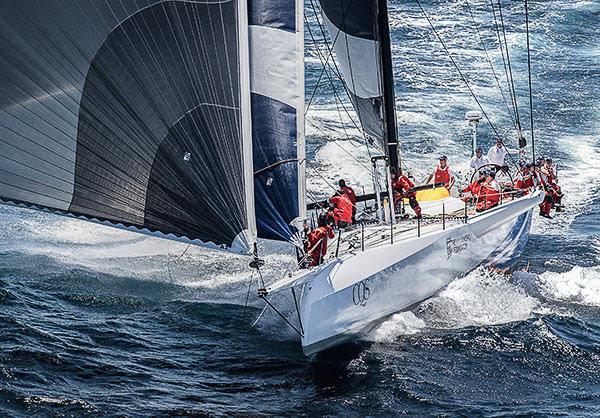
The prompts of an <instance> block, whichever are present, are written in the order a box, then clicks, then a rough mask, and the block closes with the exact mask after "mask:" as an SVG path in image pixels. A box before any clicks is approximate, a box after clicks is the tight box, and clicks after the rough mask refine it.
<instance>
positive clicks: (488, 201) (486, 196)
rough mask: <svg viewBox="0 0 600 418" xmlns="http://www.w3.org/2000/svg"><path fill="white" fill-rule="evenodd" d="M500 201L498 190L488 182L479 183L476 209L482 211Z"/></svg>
mask: <svg viewBox="0 0 600 418" xmlns="http://www.w3.org/2000/svg"><path fill="white" fill-rule="evenodd" d="M498 203H500V191H498V190H496V189H494V188H493V187H492V186H491V185H490V184H489V183H487V182H485V181H484V182H483V183H481V188H480V189H479V196H478V201H477V210H479V211H482V210H486V209H490V208H493V207H494V206H496V205H498Z"/></svg>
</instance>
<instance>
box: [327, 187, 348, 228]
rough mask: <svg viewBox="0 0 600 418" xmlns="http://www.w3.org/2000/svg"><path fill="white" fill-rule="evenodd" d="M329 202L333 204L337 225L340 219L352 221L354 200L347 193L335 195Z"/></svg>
mask: <svg viewBox="0 0 600 418" xmlns="http://www.w3.org/2000/svg"><path fill="white" fill-rule="evenodd" d="M329 202H330V203H332V204H333V220H334V221H335V223H336V225H337V223H338V222H339V221H345V222H348V223H352V207H353V206H352V202H351V201H350V198H349V197H348V196H346V195H345V194H343V195H341V196H333V197H331V198H329Z"/></svg>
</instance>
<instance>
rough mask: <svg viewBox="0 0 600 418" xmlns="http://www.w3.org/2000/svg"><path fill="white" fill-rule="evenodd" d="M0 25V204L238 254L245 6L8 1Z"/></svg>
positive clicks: (245, 199) (221, 0)
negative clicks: (44, 210) (14, 204)
mask: <svg viewBox="0 0 600 418" xmlns="http://www.w3.org/2000/svg"><path fill="white" fill-rule="evenodd" d="M66 12H68V13H66ZM65 13H66V14H65ZM66 15H68V16H69V19H67V20H66V21H65V19H64V17H65V16H66ZM0 21H1V23H2V24H0V53H1V54H2V56H3V57H6V59H3V60H1V61H0V74H1V76H0V173H1V174H0V177H1V178H0V198H2V199H3V200H5V201H12V202H17V203H20V204H26V205H29V206H32V207H44V208H47V209H49V210H54V211H57V212H58V213H64V214H70V215H73V216H76V217H83V218H85V219H98V220H101V221H102V222H103V223H105V222H106V223H110V224H112V225H123V226H124V227H126V228H132V229H135V230H148V231H155V232H156V233H160V234H163V235H165V236H167V235H172V236H177V237H187V239H190V240H192V241H194V242H195V243H196V242H206V243H208V242H211V243H213V244H214V246H217V247H232V246H235V247H236V248H237V249H238V250H239V249H240V246H239V244H240V243H242V242H245V244H246V246H247V247H248V248H246V251H248V250H250V248H249V247H250V245H251V243H252V242H253V241H254V239H255V238H253V237H255V235H256V226H255V225H256V224H255V208H254V184H253V183H254V177H253V168H254V167H253V161H252V127H251V124H252V120H251V109H250V106H251V100H250V69H249V60H250V58H249V50H248V48H249V46H248V26H247V21H248V16H247V3H246V1H245V0H204V1H184V0H168V1H165V0H162V1H157V0H139V1H136V2H134V3H131V2H126V3H124V4H123V3H121V5H120V7H116V6H114V4H112V5H111V3H110V2H96V1H93V0H88V1H76V0H59V1H57V2H53V3H52V4H51V3H50V2H42V3H40V2H37V1H34V0H21V1H17V0H7V1H5V2H2V4H0ZM59 22H61V24H58V23H59ZM234 244H235V245H234ZM211 245H212V244H211Z"/></svg>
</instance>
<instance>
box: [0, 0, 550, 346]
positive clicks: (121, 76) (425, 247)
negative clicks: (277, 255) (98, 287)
mask: <svg viewBox="0 0 600 418" xmlns="http://www.w3.org/2000/svg"><path fill="white" fill-rule="evenodd" d="M320 6H321V9H322V21H323V23H324V27H325V28H326V30H327V32H328V34H329V41H328V43H327V51H328V52H329V53H330V54H331V55H332V56H334V57H335V63H336V64H335V66H336V68H337V69H338V71H339V76H340V78H341V79H342V80H343V85H344V87H345V90H346V92H347V94H348V96H349V98H350V101H351V103H352V105H353V106H354V109H355V111H356V114H357V116H358V119H359V121H360V124H361V128H362V130H363V131H364V134H365V137H366V138H368V141H369V142H372V143H375V144H378V145H379V146H380V149H381V150H383V153H382V155H381V156H375V157H374V158H373V166H374V170H373V174H374V189H375V193H374V195H373V196H372V198H373V200H374V203H373V205H372V206H371V208H372V209H371V210H370V211H369V210H367V211H366V212H367V215H368V216H367V217H365V218H364V220H363V221H362V222H360V223H359V224H357V225H355V226H354V227H352V228H350V229H348V230H345V231H341V230H340V231H337V237H336V239H335V241H334V242H333V243H332V245H330V252H329V254H328V255H327V257H326V258H325V260H324V262H323V263H322V264H321V265H319V266H317V267H312V268H302V267H304V266H303V265H302V263H301V262H300V263H299V266H298V269H297V270H295V271H293V272H290V273H289V274H287V275H286V276H285V277H284V278H282V279H280V280H276V281H274V282H273V283H271V284H268V285H267V284H264V283H263V285H262V286H261V288H260V289H259V292H258V296H259V297H260V298H261V299H262V300H264V301H265V302H266V303H267V305H269V306H272V307H273V308H274V309H276V307H275V306H274V304H273V301H272V299H271V297H272V295H274V294H277V293H282V292H290V294H291V295H292V296H293V298H294V301H295V302H296V309H297V314H298V315H297V316H298V317H297V322H296V323H292V322H291V321H289V320H287V319H286V320H287V321H288V322H289V324H290V325H291V326H292V327H294V329H296V330H297V331H298V333H299V334H300V336H301V339H302V348H303V350H304V352H305V353H306V354H307V355H310V354H314V353H317V352H319V351H322V350H325V349H328V348H331V347H333V346H336V345H338V344H341V343H343V342H345V341H348V340H351V339H353V338H356V337H357V336H359V335H360V334H361V333H363V332H366V331H368V330H369V329H370V328H371V327H373V326H374V325H376V324H377V323H378V322H379V321H381V320H383V319H385V318H386V317H387V316H388V315H391V314H393V313H395V312H399V311H403V310H407V309H411V307H413V306H414V305H415V304H418V303H419V302H421V301H423V300H425V299H427V298H428V297H431V296H432V295H434V294H435V293H436V292H438V291H439V290H440V289H442V288H443V287H444V286H446V285H447V284H448V283H450V282H451V281H452V280H454V279H456V278H458V277H460V276H462V275H464V274H466V273H468V272H469V271H471V270H473V269H474V268H476V267H477V266H479V265H500V264H503V263H510V262H512V261H514V260H515V259H516V257H518V256H519V255H520V254H521V252H522V251H523V248H524V246H525V243H526V242H527V238H528V234H529V229H530V225H531V219H532V211H533V209H534V208H535V207H536V206H537V205H538V204H539V203H540V202H541V200H542V199H543V194H542V193H541V192H540V191H538V190H532V191H531V192H530V193H528V194H525V195H513V196H507V197H506V199H504V201H503V202H502V203H501V204H500V205H499V206H497V207H496V208H493V209H490V210H488V211H485V212H482V213H477V212H474V211H473V210H472V209H473V208H471V207H468V206H466V205H465V206H464V208H463V204H462V202H460V204H459V205H458V206H457V202H456V199H454V198H451V197H448V196H444V197H443V198H441V199H437V200H436V201H435V202H434V205H433V206H435V207H437V208H438V209H436V210H434V209H431V211H430V212H429V213H430V215H432V216H430V217H429V218H427V219H424V220H423V221H414V220H405V219H404V218H405V216H404V213H403V207H400V208H395V207H394V204H393V201H394V199H393V198H392V196H393V191H392V190H391V181H390V170H391V169H394V170H399V169H401V161H400V159H399V151H398V135H397V126H396V123H397V122H396V116H395V110H394V100H395V98H394V82H393V72H392V56H391V45H390V36H389V23H388V10H387V2H386V0H362V1H352V0H321V1H320ZM303 8H304V4H303V1H302V0H277V1H274V0H248V1H246V0H198V1H187V0H186V1H184V0H168V1H167V0H138V1H135V2H118V4H117V2H111V1H105V2H98V1H96V0H93V1H92V0H57V1H55V2H38V1H36V0H5V1H3V2H2V4H1V5H0V12H1V13H0V19H2V25H0V50H1V51H2V60H0V109H1V112H0V173H1V175H0V200H1V201H2V202H4V203H6V204H12V205H18V206H23V207H27V208H31V209H37V210H45V211H50V212H52V213H56V214H59V215H64V216H71V217H77V218H80V219H84V220H88V221H91V222H99V223H102V224H106V225H109V226H113V227H118V228H124V229H127V230H131V231H135V232H139V233H144V234H150V235H155V236H159V237H163V238H165V239H174V240H180V241H185V242H189V243H192V244H196V245H200V246H205V247H209V248H214V249H218V250H223V251H231V252H236V253H241V254H246V255H248V256H249V261H250V260H251V263H250V268H255V269H258V270H259V271H260V268H261V266H262V265H263V263H264V262H263V261H262V260H261V259H260V257H259V256H260V254H258V252H257V248H258V247H257V240H258V239H265V240H276V241H282V242H289V243H291V244H292V245H294V246H296V248H297V249H298V252H299V260H301V259H302V258H303V255H302V251H303V246H302V225H303V223H305V222H306V220H307V219H309V214H308V213H307V202H306V193H305V174H306V157H305V144H304V123H305V115H304V113H305V112H304V108H305V103H304V102H305V100H304V11H303ZM381 172H383V173H384V174H383V175H380V174H379V173H381ZM386 196H387V197H386ZM365 199H366V198H365ZM453 199H454V200H453ZM433 206H432V207H433ZM440 209H441V210H440ZM277 312H279V311H277Z"/></svg>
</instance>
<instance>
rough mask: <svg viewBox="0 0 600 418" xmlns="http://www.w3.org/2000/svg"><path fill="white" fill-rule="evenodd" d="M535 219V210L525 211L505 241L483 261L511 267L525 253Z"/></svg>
mask: <svg viewBox="0 0 600 418" xmlns="http://www.w3.org/2000/svg"><path fill="white" fill-rule="evenodd" d="M532 219H533V210H530V211H528V212H525V213H523V214H521V215H519V217H518V218H517V219H516V221H515V224H514V226H513V227H512V229H511V230H510V232H509V234H508V235H507V236H506V238H505V239H504V241H502V242H501V243H500V245H498V247H497V248H496V249H495V250H494V251H493V252H492V253H491V254H490V255H489V256H488V258H487V259H486V260H485V261H484V262H483V263H482V264H483V265H486V266H495V267H499V268H504V267H509V266H511V265H512V264H514V263H515V262H516V261H517V259H518V258H519V257H520V256H521V254H523V251H524V250H525V247H526V246H527V241H528V240H529V231H530V229H531V221H532Z"/></svg>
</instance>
